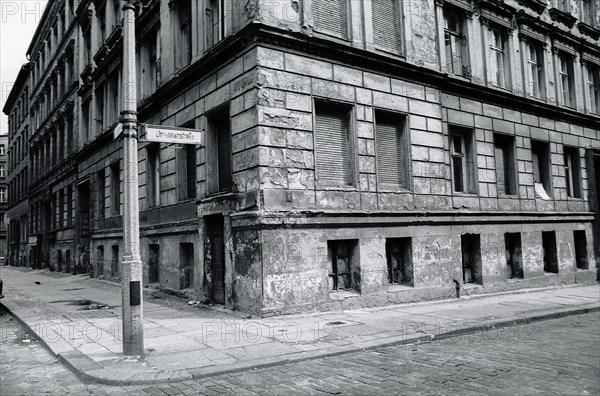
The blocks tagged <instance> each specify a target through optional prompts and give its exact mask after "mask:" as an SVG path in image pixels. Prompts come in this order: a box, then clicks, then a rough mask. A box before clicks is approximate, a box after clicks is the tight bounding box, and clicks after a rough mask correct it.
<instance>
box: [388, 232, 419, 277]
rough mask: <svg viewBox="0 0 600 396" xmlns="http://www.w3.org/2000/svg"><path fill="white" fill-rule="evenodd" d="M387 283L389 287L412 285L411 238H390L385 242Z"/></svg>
mask: <svg viewBox="0 0 600 396" xmlns="http://www.w3.org/2000/svg"><path fill="white" fill-rule="evenodd" d="M385 251H386V257H387V269H388V282H389V284H390V285H399V284H401V285H412V282H413V267H412V242H411V238H391V239H387V240H386V241H385Z"/></svg>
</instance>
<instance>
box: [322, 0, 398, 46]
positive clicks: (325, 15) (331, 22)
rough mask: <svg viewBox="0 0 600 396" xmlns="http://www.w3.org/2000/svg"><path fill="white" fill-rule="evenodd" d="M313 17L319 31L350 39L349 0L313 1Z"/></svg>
mask: <svg viewBox="0 0 600 396" xmlns="http://www.w3.org/2000/svg"><path fill="white" fill-rule="evenodd" d="M388 1H389V0H388ZM313 17H314V23H315V29H316V30H317V31H322V32H323V33H328V34H331V35H334V36H337V37H341V38H348V0H313Z"/></svg>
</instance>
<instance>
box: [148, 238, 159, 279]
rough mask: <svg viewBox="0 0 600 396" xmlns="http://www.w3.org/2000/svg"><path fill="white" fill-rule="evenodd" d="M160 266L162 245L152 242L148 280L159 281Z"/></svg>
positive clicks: (149, 252)
mask: <svg viewBox="0 0 600 396" xmlns="http://www.w3.org/2000/svg"><path fill="white" fill-rule="evenodd" d="M159 268H160V245H158V244H152V243H151V244H150V245H149V246H148V282H149V283H156V282H159Z"/></svg>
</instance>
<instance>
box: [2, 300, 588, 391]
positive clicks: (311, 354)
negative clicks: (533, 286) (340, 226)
mask: <svg viewBox="0 0 600 396" xmlns="http://www.w3.org/2000/svg"><path fill="white" fill-rule="evenodd" d="M0 306H2V307H3V308H4V309H5V310H6V311H7V312H9V313H10V314H11V316H12V317H13V318H15V320H16V321H17V322H18V323H19V324H21V325H22V326H23V327H24V328H26V329H28V330H29V332H30V333H31V334H32V336H33V337H34V338H35V339H36V340H38V341H39V342H40V343H41V344H42V345H43V346H44V347H45V348H46V349H47V350H48V351H50V353H51V354H52V355H53V356H55V357H57V358H58V359H59V360H60V361H61V363H63V364H64V365H65V366H66V367H67V368H69V369H70V370H71V371H72V372H73V373H74V374H75V375H77V376H78V377H79V378H80V379H81V380H82V381H83V382H86V383H99V384H104V385H112V386H125V385H155V384H159V383H165V382H181V381H186V380H192V379H200V378H207V377H212V376H216V375H222V374H231V373H236V372H241V371H245V370H250V369H263V368H269V367H273V366H279V365H284V364H289V363H298V362H302V361H309V360H315V359H319V358H323V357H333V356H340V355H345V354H349V353H355V352H362V351H366V350H371V349H377V348H383V347H390V346H396V345H408V344H416V343H422V342H432V341H436V340H443V339H447V338H452V337H458V336H461V335H465V334H468V333H473V332H481V331H487V330H491V329H498V328H508V327H513V326H518V325H523V324H527V323H535V322H540V321H545V320H552V319H558V318H563V317H567V316H576V315H583V314H587V313H593V312H600V306H591V307H585V308H575V309H566V310H557V311H555V312H547V313H540V314H538V315H531V316H520V317H515V318H511V319H501V320H498V321H489V322H488V323H484V324H481V325H477V326H471V327H465V328H458V329H453V330H450V331H446V332H443V333H440V334H426V333H424V334H423V335H419V336H414V335H412V336H410V335H408V336H396V337H388V338H386V339H383V340H371V341H365V342H363V343H362V346H357V345H361V344H357V345H352V346H343V347H339V348H334V350H328V351H324V352H321V351H307V352H300V353H297V354H293V355H287V356H280V357H277V356H273V357H267V358H262V359H260V360H258V361H248V362H242V363H238V364H233V365H224V366H207V367H202V368H195V369H186V370H176V371H159V372H140V373H137V374H133V373H127V374H124V376H126V377H127V379H116V378H115V377H116V376H117V377H118V375H115V374H116V373H115V370H110V369H98V368H96V367H101V366H100V365H99V364H98V363H96V362H95V361H93V360H92V359H90V358H87V356H86V355H84V354H83V353H81V352H79V351H77V350H75V349H73V351H72V352H66V353H64V352H61V353H58V354H56V353H54V352H53V351H52V348H50V346H49V344H48V343H47V342H46V341H45V340H44V339H43V338H42V337H41V336H40V335H39V334H37V333H36V332H35V331H34V330H32V329H31V327H30V326H29V325H27V323H25V322H24V321H23V320H22V319H21V318H19V317H18V316H16V315H15V314H14V313H13V311H12V310H11V309H10V308H9V307H7V306H6V301H2V302H0ZM86 358H87V359H86ZM88 359H89V360H88ZM90 361H91V362H90ZM83 366H88V367H83ZM132 377H133V378H132Z"/></svg>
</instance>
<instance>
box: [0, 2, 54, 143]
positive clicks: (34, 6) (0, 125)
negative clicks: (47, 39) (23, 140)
mask: <svg viewBox="0 0 600 396" xmlns="http://www.w3.org/2000/svg"><path fill="white" fill-rule="evenodd" d="M47 2H48V1H43V0H20V1H9V0H0V82H1V86H2V91H1V97H2V108H4V103H5V102H6V99H7V98H8V94H9V92H10V90H11V88H12V85H13V83H14V81H15V79H16V78H17V74H18V73H19V70H20V69H21V65H23V63H26V62H27V58H26V56H25V52H27V48H28V47H29V43H30V42H31V38H32V37H33V33H34V32H35V29H36V27H37V25H38V23H39V21H40V18H41V17H42V13H43V12H44V7H45V6H46V3H47ZM0 132H1V133H3V134H4V133H8V121H7V118H6V116H5V115H4V113H2V117H1V118H0Z"/></svg>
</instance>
